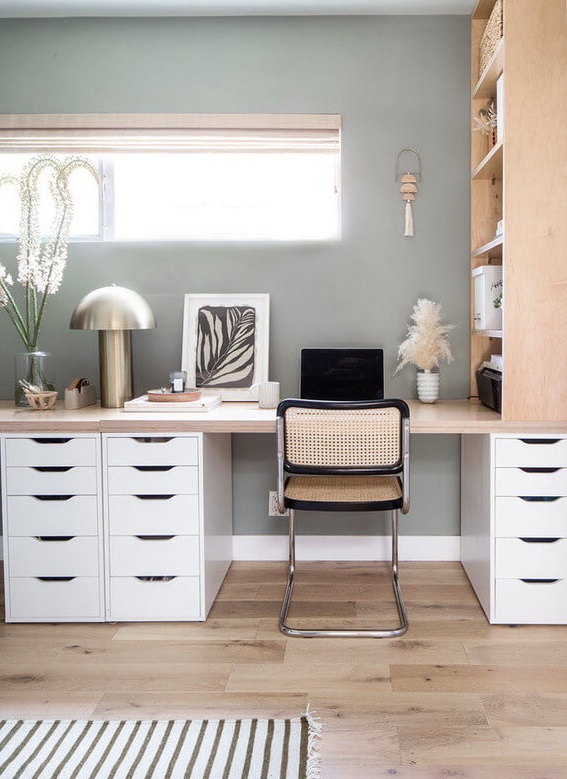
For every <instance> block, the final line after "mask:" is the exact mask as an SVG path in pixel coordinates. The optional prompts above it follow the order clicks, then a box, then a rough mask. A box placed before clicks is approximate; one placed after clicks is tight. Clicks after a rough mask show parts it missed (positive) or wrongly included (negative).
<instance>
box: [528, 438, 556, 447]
mask: <svg viewBox="0 0 567 779" xmlns="http://www.w3.org/2000/svg"><path fill="white" fill-rule="evenodd" d="M560 440H561V439H560V438H520V441H521V442H522V443H523V444H529V445H534V446H545V444H557V443H559V441H560Z"/></svg>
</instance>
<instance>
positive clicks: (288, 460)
mask: <svg viewBox="0 0 567 779" xmlns="http://www.w3.org/2000/svg"><path fill="white" fill-rule="evenodd" d="M401 403H402V405H401ZM281 405H282V406H285V407H284V408H283V409H282V417H283V422H284V462H285V469H286V470H287V471H288V472H290V473H315V472H318V473H324V472H334V473H344V472H365V473H372V472H375V473H396V472H398V471H400V470H401V467H402V419H403V416H404V408H403V405H405V404H403V402H400V401H393V402H390V401H376V402H375V403H371V402H364V403H359V404H342V403H318V402H317V401H301V400H299V401H293V400H287V401H283V403H282V404H281Z"/></svg>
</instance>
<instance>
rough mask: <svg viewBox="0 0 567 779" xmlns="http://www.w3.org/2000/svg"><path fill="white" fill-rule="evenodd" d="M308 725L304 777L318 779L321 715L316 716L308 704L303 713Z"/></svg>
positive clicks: (319, 773) (319, 772) (321, 731)
mask: <svg viewBox="0 0 567 779" xmlns="http://www.w3.org/2000/svg"><path fill="white" fill-rule="evenodd" d="M303 716H304V717H305V718H306V719H307V724H308V725H309V737H308V741H307V776H306V779H320V777H321V751H320V749H321V736H322V733H323V722H322V720H321V717H316V716H315V714H314V713H313V712H312V711H311V710H310V708H309V704H307V709H306V710H305V714H304V715H303Z"/></svg>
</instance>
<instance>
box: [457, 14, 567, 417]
mask: <svg viewBox="0 0 567 779" xmlns="http://www.w3.org/2000/svg"><path fill="white" fill-rule="evenodd" d="M495 2H496V0H478V2H477V5H476V7H475V9H474V11H473V14H472V20H471V243H470V246H471V250H470V267H471V339H470V341H471V370H470V394H471V397H475V396H477V388H476V371H477V369H478V367H479V365H480V364H481V363H482V362H484V361H488V360H489V359H490V356H491V355H492V354H496V353H502V354H503V357H504V372H503V391H502V397H503V406H502V419H503V421H505V422H516V421H517V422H528V421H529V422H552V421H557V422H558V423H559V422H560V421H561V420H564V419H567V358H566V357H565V355H560V354H558V346H557V343H558V340H559V342H562V341H563V340H564V338H565V334H566V333H567V305H566V303H565V292H566V290H567V270H566V264H565V258H566V256H567V254H566V252H567V220H566V219H565V213H567V203H566V198H565V195H564V193H563V192H562V191H561V192H560V193H558V190H557V186H556V183H555V182H556V181H557V176H558V175H559V170H560V166H561V162H560V161H561V160H565V159H567V134H566V133H565V117H566V116H567V19H566V9H565V0H545V13H543V12H542V8H541V3H537V2H534V1H533V0H502V4H503V20H504V37H503V38H502V39H501V40H500V42H499V43H498V44H497V46H496V47H495V50H494V52H493V54H492V56H491V58H490V60H489V62H488V63H487V64H486V66H485V67H484V68H483V71H482V73H480V72H479V49H480V43H481V39H482V35H483V33H484V31H485V28H486V24H487V21H488V19H489V17H490V14H491V12H492V10H493V8H494V5H495ZM502 73H503V74H504V96H503V103H504V105H503V106H500V107H499V110H498V113H501V114H502V115H503V116H504V118H505V122H504V129H503V132H502V128H500V132H499V133H498V137H499V142H498V143H497V144H496V145H494V146H493V145H492V143H491V140H492V139H491V138H490V136H486V135H483V134H482V133H481V132H478V131H476V130H474V129H472V128H474V127H475V122H474V119H475V117H477V116H478V113H479V111H480V110H481V109H486V108H488V107H489V106H490V105H491V103H492V102H495V101H496V83H497V80H498V78H499V76H500V75H501V74H502ZM500 220H503V221H504V235H496V225H497V224H498V222H499V221H500ZM485 264H487V265H488V264H496V265H499V264H501V265H502V267H503V281H504V286H503V293H504V294H503V322H504V326H503V330H502V331H500V330H483V331H479V330H475V329H474V327H473V325H474V320H473V315H474V314H473V312H474V307H473V304H474V301H473V299H472V295H473V292H472V290H473V287H474V285H473V284H472V270H474V269H475V268H478V267H479V266H482V265H485ZM554 334H557V335H558V338H557V337H555V335H554Z"/></svg>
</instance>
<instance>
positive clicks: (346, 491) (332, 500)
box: [284, 476, 402, 511]
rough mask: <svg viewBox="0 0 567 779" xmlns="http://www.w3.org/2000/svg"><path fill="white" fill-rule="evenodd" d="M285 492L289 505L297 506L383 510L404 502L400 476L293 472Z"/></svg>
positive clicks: (328, 509)
mask: <svg viewBox="0 0 567 779" xmlns="http://www.w3.org/2000/svg"><path fill="white" fill-rule="evenodd" d="M284 495H285V502H286V505H288V506H290V507H291V508H297V509H301V508H303V509H309V508H319V509H321V510H322V511H368V510H372V509H375V510H377V511H379V510H386V509H393V508H399V507H400V506H401V505H402V490H401V486H400V481H399V479H398V478H397V477H396V476H291V477H290V478H289V479H288V481H287V483H286V485H285V490H284ZM315 503H316V504H318V505H317V506H315V505H314V504H315Z"/></svg>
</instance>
